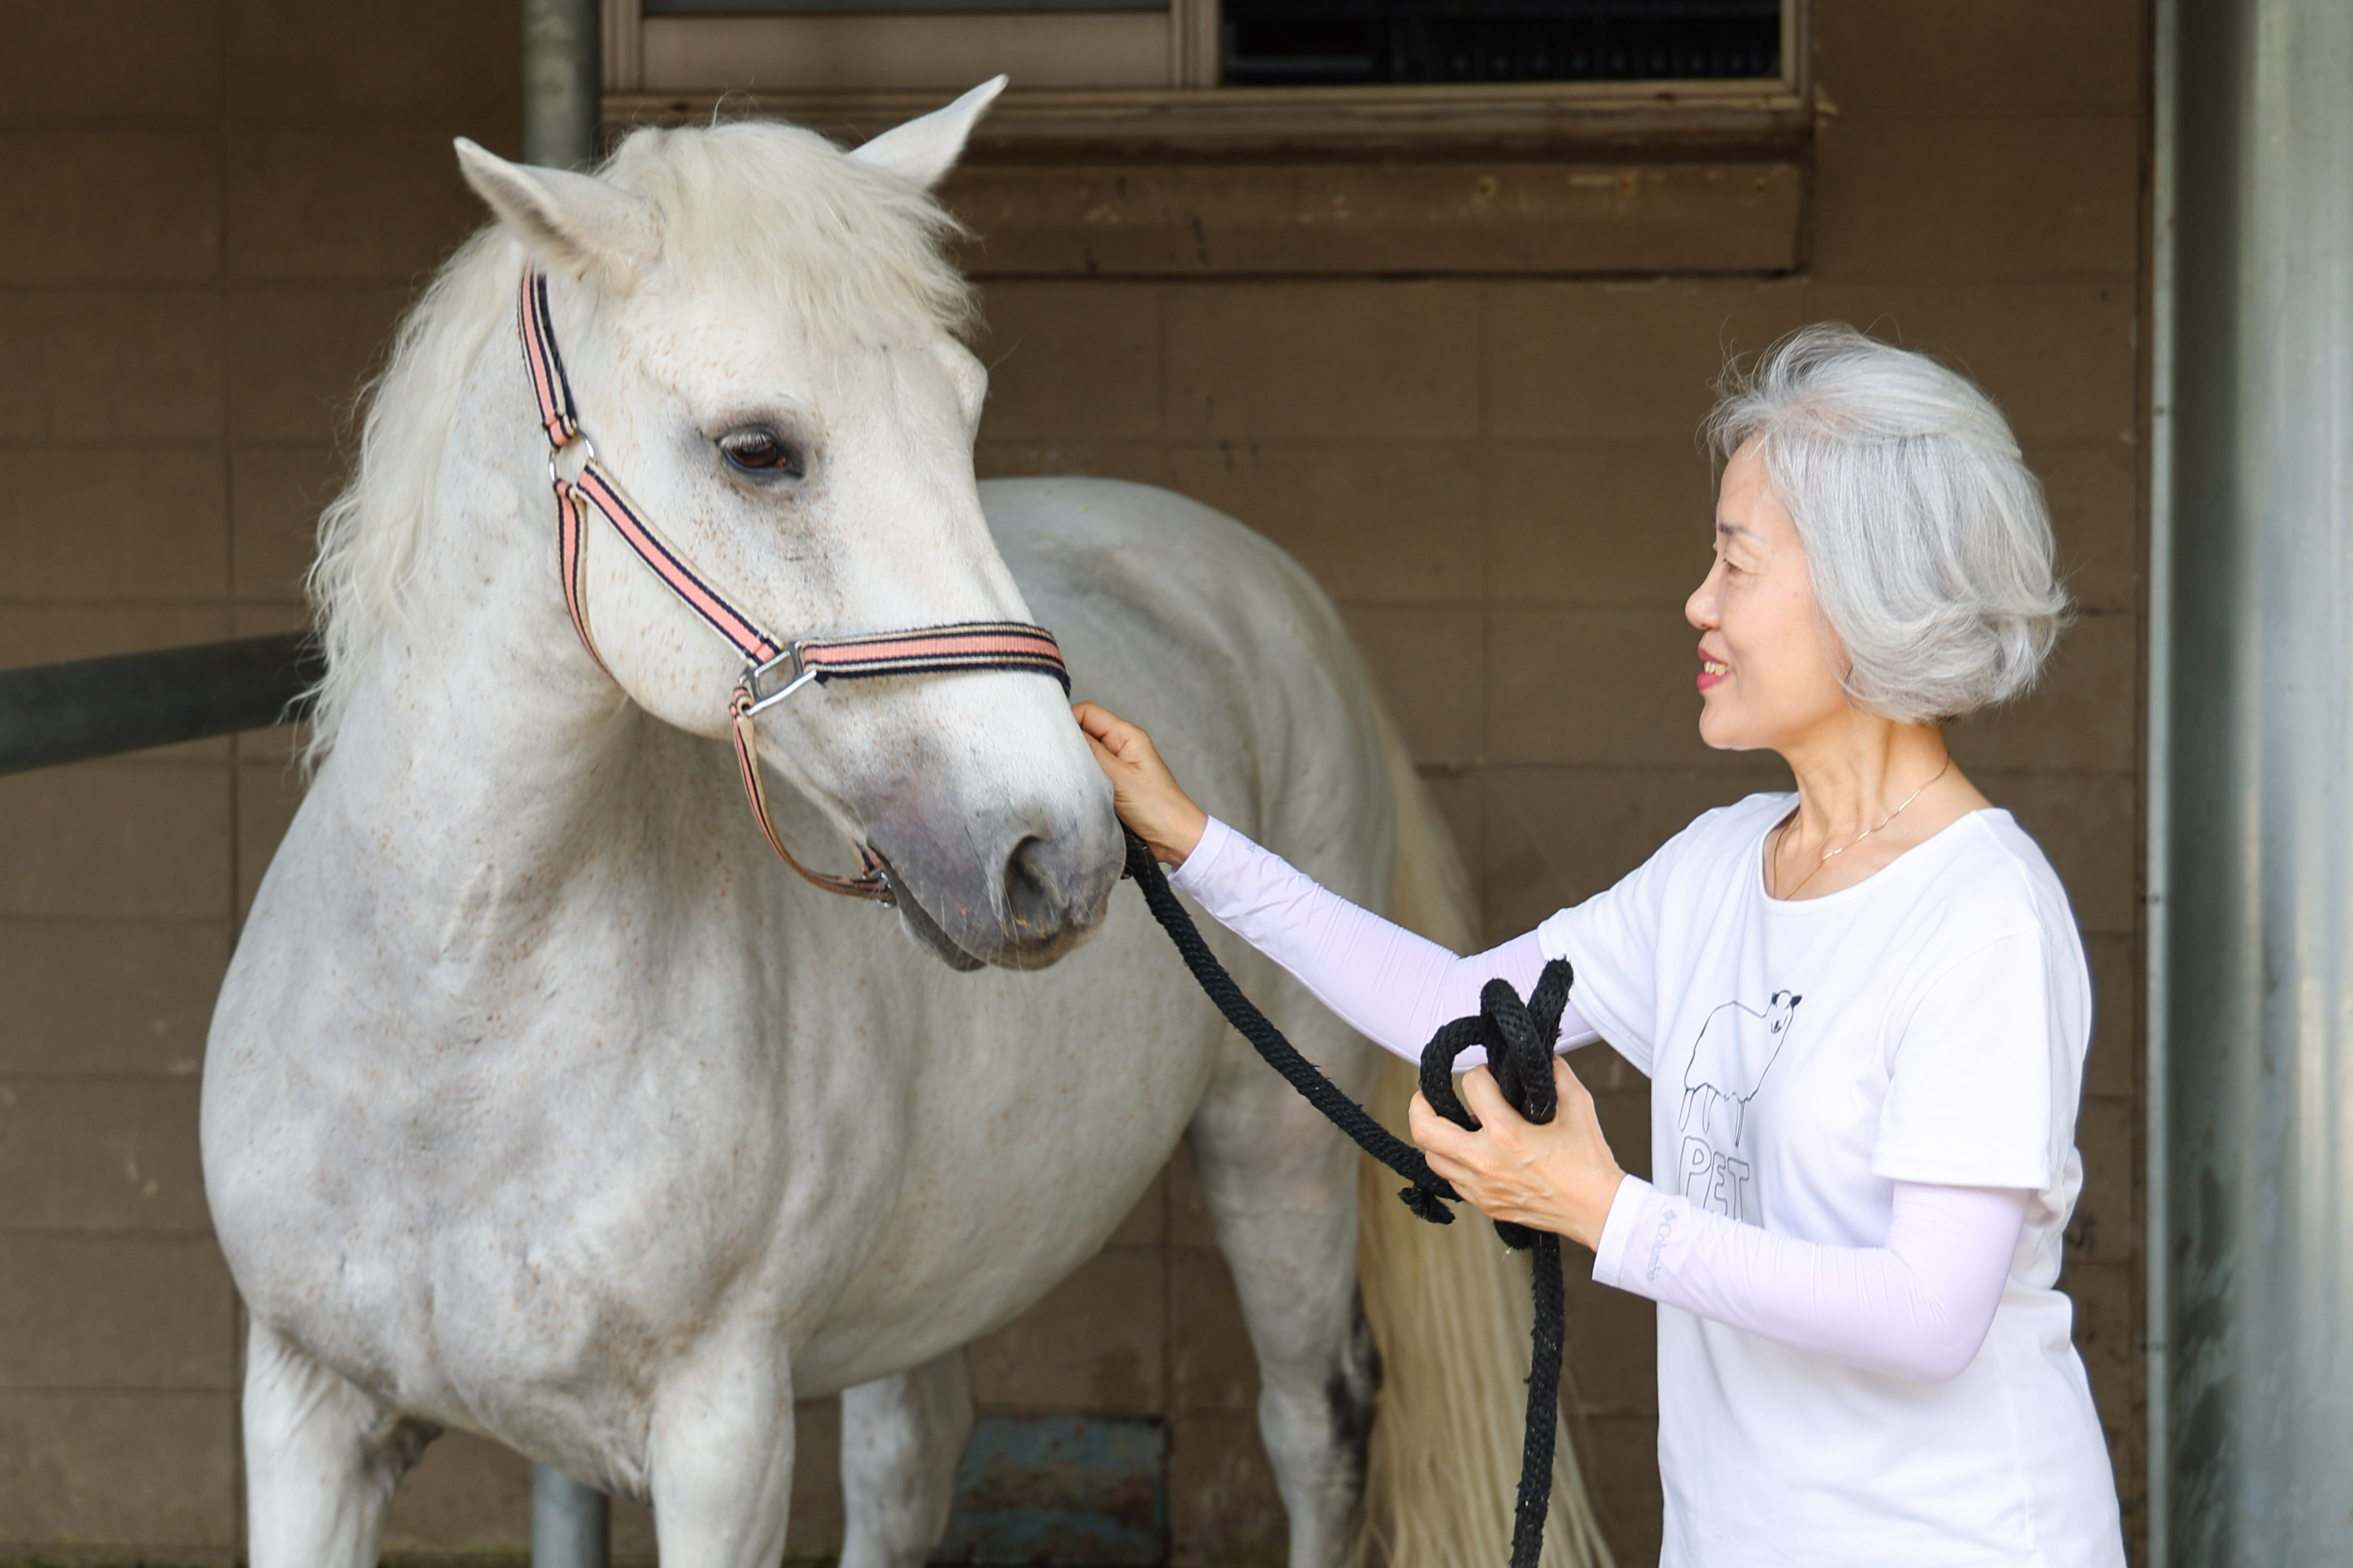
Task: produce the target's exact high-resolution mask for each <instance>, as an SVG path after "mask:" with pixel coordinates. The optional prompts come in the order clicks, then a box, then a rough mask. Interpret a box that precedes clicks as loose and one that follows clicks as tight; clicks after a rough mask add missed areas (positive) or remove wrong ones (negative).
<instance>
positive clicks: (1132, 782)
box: [1071, 702, 1209, 866]
mask: <svg viewBox="0 0 2353 1568" xmlns="http://www.w3.org/2000/svg"><path fill="white" fill-rule="evenodd" d="M1071 713H1072V714H1073V715H1074V716H1076V718H1077V719H1078V721H1079V728H1080V729H1081V730H1082V731H1085V733H1086V737H1087V744H1088V745H1090V746H1092V747H1093V748H1094V753H1095V761H1096V762H1097V763H1101V764H1102V766H1103V772H1104V773H1105V774H1107V775H1108V776H1109V777H1110V779H1111V802H1112V805H1113V809H1115V810H1116V811H1118V813H1119V819H1120V820H1121V821H1122V822H1124V823H1126V824H1127V825H1128V826H1130V827H1132V828H1134V830H1135V836H1136V837H1138V838H1141V839H1143V840H1144V842H1145V845H1146V846H1148V847H1150V848H1151V850H1152V857H1153V858H1154V859H1155V860H1157V861H1159V862H1160V863H1161V864H1162V865H1164V866H1182V865H1183V864H1184V863H1185V857H1186V856H1187V855H1190V854H1191V853H1193V849H1194V847H1195V846H1197V845H1198V844H1199V843H1200V842H1201V835H1202V834H1203V833H1204V832H1206V831H1207V830H1208V826H1209V814H1208V812H1206V811H1203V810H1202V809H1201V808H1200V807H1199V806H1198V805H1194V804H1193V797H1192V796H1191V795H1187V794H1186V793H1185V791H1184V788H1183V786H1182V785H1180V784H1177V782H1176V774H1174V773H1170V772H1169V771H1168V764H1167V763H1164V762H1162V761H1161V760H1160V753H1159V752H1157V751H1155V750H1154V749H1153V745H1152V737H1151V736H1149V735H1147V734H1145V732H1144V731H1142V730H1139V729H1137V728H1136V727H1135V726H1134V725H1133V724H1131V723H1129V722H1128V721H1126V720H1124V719H1123V718H1121V717H1120V716H1119V715H1118V714H1116V713H1114V712H1113V711H1112V710H1110V709H1108V708H1098V707H1096V706H1095V705H1094V704H1093V703H1092V702H1082V703H1079V704H1077V705H1076V706H1075V707H1073V708H1072V709H1071Z"/></svg>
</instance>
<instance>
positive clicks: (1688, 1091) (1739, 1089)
mask: <svg viewBox="0 0 2353 1568" xmlns="http://www.w3.org/2000/svg"><path fill="white" fill-rule="evenodd" d="M1804 1000H1805V998H1804V997H1802V996H1799V995H1795V994H1791V993H1789V992H1787V991H1776V992H1774V993H1773V998H1772V1000H1771V1001H1769V1002H1767V1004H1766V1005H1765V1010H1764V1011H1763V1012H1761V1013H1760V1012H1758V1011H1757V1009H1756V1008H1754V1007H1751V1006H1748V1005H1746V1004H1744V1003H1739V1002H1726V1003H1725V1005H1723V1006H1721V1007H1718V1008H1717V1009H1716V1010H1715V1012H1713V1013H1710V1014H1709V1015H1708V1016H1707V1022H1706V1023H1705V1024H1704V1025H1702V1026H1701V1027H1700V1032H1699V1044H1697V1045H1696V1046H1694V1047H1692V1057H1691V1064H1690V1065H1689V1066H1688V1067H1686V1068H1683V1119H1682V1121H1679V1122H1678V1123H1677V1124H1676V1125H1678V1126H1680V1127H1682V1128H1683V1130H1684V1131H1692V1130H1693V1129H1692V1113H1693V1111H1694V1110H1697V1111H1698V1113H1699V1126H1698V1129H1697V1130H1698V1131H1700V1132H1701V1133H1703V1134H1705V1135H1706V1136H1707V1137H1708V1138H1709V1140H1710V1141H1711V1142H1713V1141H1714V1137H1715V1128H1716V1126H1717V1125H1718V1117H1717V1112H1718V1111H1719V1110H1722V1111H1724V1112H1725V1119H1726V1122H1727V1124H1728V1126H1729V1128H1730V1131H1731V1133H1732V1136H1731V1138H1730V1139H1728V1140H1727V1141H1726V1143H1727V1146H1728V1147H1731V1148H1737V1147H1739V1144H1740V1135H1741V1133H1742V1131H1744V1130H1745V1129H1746V1125H1747V1121H1748V1102H1749V1101H1750V1100H1754V1099H1756V1098H1757V1090H1758V1089H1763V1088H1764V1087H1765V1075H1766V1074H1767V1073H1768V1072H1771V1071H1772V1070H1773V1063H1774V1061H1775V1059H1776V1058H1778V1057H1779V1056H1780V1054H1781V1045H1782V1042H1783V1041H1784V1040H1786V1039H1787V1038H1788V1034H1789V1021H1790V1019H1791V1018H1792V1017H1793V1016H1795V1015H1796V1013H1797V1011H1798V1004H1799V1003H1800V1002H1802V1001H1804Z"/></svg>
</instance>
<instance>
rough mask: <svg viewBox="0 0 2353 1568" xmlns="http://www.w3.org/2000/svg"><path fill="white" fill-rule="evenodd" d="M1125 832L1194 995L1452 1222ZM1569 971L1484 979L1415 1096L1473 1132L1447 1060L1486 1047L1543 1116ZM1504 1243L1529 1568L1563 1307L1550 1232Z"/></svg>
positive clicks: (1136, 869)
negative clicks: (1508, 1257)
mask: <svg viewBox="0 0 2353 1568" xmlns="http://www.w3.org/2000/svg"><path fill="white" fill-rule="evenodd" d="M1121 831H1122V832H1123V833H1125V834H1126V836H1127V870H1126V875H1127V876H1128V877H1129V878H1132V879H1134V882H1135V885H1136V887H1137V888H1138V889H1141V890H1142V892H1143V894H1144V901H1145V904H1147V905H1148V906H1150V908H1151V910H1152V918H1153V919H1154V920H1155V921H1159V922H1160V927H1161V929H1162V930H1163V931H1166V932H1167V933H1168V939H1169V940H1170V941H1171V942H1175V943H1176V952H1177V954H1178V955H1179V956H1180V957H1182V958H1183V959H1184V961H1185V967H1186V968H1187V969H1188V970H1190V971H1192V973H1193V978H1194V979H1195V980H1196V981H1198V982H1199V983H1200V986H1201V989H1202V990H1203V991H1204V992H1206V993H1207V994H1208V998H1209V1000H1210V1001H1212V1002H1214V1003H1216V1004H1217V1007H1218V1011H1219V1012H1220V1013H1222V1014H1224V1015H1225V1017H1226V1022H1227V1023H1229V1024H1231V1025H1232V1026H1234V1028H1235V1029H1236V1030H1237V1031H1238V1032H1239V1033H1240V1035H1241V1037H1242V1038H1244V1039H1246V1040H1248V1041H1249V1042H1250V1045H1251V1046H1252V1047H1255V1048H1256V1050H1257V1051H1258V1054H1259V1055H1260V1056H1261V1057H1262V1058H1265V1060H1266V1065H1267V1066H1269V1067H1271V1068H1273V1069H1274V1070H1275V1071H1276V1072H1278V1073H1281V1074H1282V1078H1283V1081H1284V1082H1286V1083H1288V1084H1290V1085H1291V1087H1292V1088H1293V1089H1297V1090H1298V1091H1299V1092H1300V1094H1301V1095H1302V1096H1303V1098H1304V1099H1305V1100H1306V1101H1307V1103H1308V1104H1310V1105H1312V1106H1314V1108H1315V1109H1316V1110H1320V1111H1322V1112H1323V1113H1324V1117H1325V1118H1326V1119H1327V1120H1328V1121H1331V1122H1332V1123H1333V1124H1334V1125H1335V1126H1336V1127H1338V1128H1339V1129H1340V1131H1343V1132H1345V1133H1346V1134H1347V1135H1348V1136H1349V1137H1350V1138H1353V1139H1354V1140H1356V1145H1357V1147H1359V1148H1361V1149H1362V1150H1364V1152H1366V1153H1367V1154H1370V1155H1371V1156H1372V1157H1373V1158H1374V1159H1376V1160H1378V1161H1379V1162H1380V1163H1382V1164H1384V1165H1387V1166H1388V1168H1389V1169H1390V1170H1392V1171H1395V1172H1396V1173H1398V1175H1400V1176H1403V1177H1404V1178H1405V1179H1406V1180H1407V1181H1408V1182H1409V1183H1410V1184H1411V1185H1409V1186H1408V1187H1406V1188H1405V1189H1404V1190H1403V1191H1401V1192H1399V1193H1398V1198H1399V1199H1401V1200H1402V1201H1403V1202H1404V1204H1405V1206H1406V1207H1408V1208H1409V1209H1411V1210H1412V1211H1413V1212H1414V1213H1415V1214H1416V1215H1419V1216H1420V1217H1421V1218H1423V1219H1426V1220H1428V1221H1430V1223H1431V1224H1433V1225H1451V1224H1452V1223H1453V1220H1454V1214H1453V1211H1452V1210H1451V1209H1449V1208H1447V1207H1446V1205H1447V1204H1450V1203H1460V1202H1461V1201H1462V1199H1461V1194H1459V1193H1457V1192H1456V1191H1455V1190H1454V1188H1453V1186H1452V1184H1450V1183H1449V1182H1447V1181H1446V1180H1445V1179H1444V1178H1443V1177H1441V1176H1440V1175H1439V1174H1438V1173H1436V1172H1435V1171H1432V1170H1431V1169H1430V1162H1429V1161H1427V1160H1425V1159H1423V1158H1422V1154H1421V1151H1420V1150H1419V1149H1417V1148H1415V1147H1414V1146H1413V1145H1412V1144H1410V1143H1408V1142H1405V1140H1403V1139H1401V1138H1399V1137H1398V1136H1397V1135H1396V1134H1394V1133H1392V1132H1391V1131H1389V1130H1388V1128H1386V1127H1383V1126H1382V1125H1381V1124H1380V1123H1379V1122H1377V1121H1374V1120H1373V1118H1372V1116H1371V1115H1370V1114H1369V1113H1368V1112H1367V1111H1366V1110H1365V1108H1364V1107H1363V1106H1361V1105H1358V1104H1357V1103H1356V1101H1355V1100H1350V1099H1349V1098H1348V1097H1347V1096H1346V1095H1345V1094H1344V1093H1342V1092H1341V1090H1340V1087H1339V1086H1338V1085H1337V1084H1335V1083H1334V1082H1333V1081H1332V1080H1331V1079H1328V1078H1326V1077H1324V1074H1323V1073H1322V1072H1321V1071H1320V1070H1319V1069H1318V1068H1316V1066H1315V1064H1314V1062H1311V1061H1309V1060H1308V1059H1307V1058H1305V1057H1303V1056H1301V1055H1300V1054H1299V1051H1298V1048H1297V1047H1294V1046H1293V1045H1292V1043H1291V1042H1290V1041H1289V1040H1286V1039H1284V1038H1283V1037H1282V1030H1280V1029H1278V1028H1276V1027H1275V1026H1274V1025H1273V1023H1272V1022H1271V1021H1270V1020H1269V1019H1268V1017H1267V1016H1266V1015H1265V1014H1263V1013H1261V1012H1260V1011H1259V1010H1258V1008H1257V1006H1256V1005H1254V1004H1253V1003H1252V1002H1251V1001H1250V998H1249V997H1247V996H1245V995H1243V994H1242V990H1241V987H1240V986H1239V985H1237V984H1234V977H1233V976H1232V975H1230V974H1229V973H1226V966H1225V965H1224V964H1222V963H1219V962H1218V955H1217V954H1216V953H1214V952H1210V951H1209V944H1208V942H1204V941H1203V940H1202V939H1201V932H1200V929H1199V928H1198V927H1197V926H1196V925H1194V923H1193V917H1192V916H1191V915H1189V914H1187V913H1186V912H1185V906H1184V905H1183V904H1180V903H1178V902H1177V901H1176V893H1175V892H1174V891H1173V890H1172V889H1170V888H1169V886H1168V878H1167V876H1166V873H1164V872H1163V871H1162V870H1161V869H1160V862H1158V861H1157V860H1155V859H1154V858H1152V851H1151V849H1150V848H1148V847H1146V846H1145V842H1144V840H1143V839H1141V838H1138V837H1136V836H1135V834H1134V832H1133V831H1131V830H1129V829H1128V828H1126V827H1125V826H1124V825H1123V826H1122V828H1121ZM1571 978H1572V975H1571V972H1570V970H1569V966H1568V965H1567V963H1563V962H1562V961H1561V960H1559V959H1555V960H1553V961H1552V962H1551V963H1547V964H1546V965H1545V966H1544V973H1542V974H1540V975H1539V976H1538V977H1537V979H1536V988H1535V993H1534V994H1531V995H1530V996H1529V997H1528V999H1527V1000H1526V1001H1525V1002H1522V1001H1521V1000H1520V996H1519V993H1517V992H1515V991H1514V990H1513V989H1512V987H1511V985H1510V984H1508V983H1507V982H1505V981H1502V980H1490V981H1489V982H1487V984H1486V987H1485V989H1483V990H1482V991H1481V992H1480V994H1479V1012H1478V1014H1477V1015H1476V1016H1472V1017H1468V1018H1457V1019H1455V1020H1454V1021H1453V1022H1452V1023H1451V1024H1446V1025H1442V1026H1440V1028H1439V1031H1438V1033H1436V1034H1435V1035H1432V1036H1431V1037H1430V1044H1429V1045H1427V1046H1425V1047H1422V1052H1421V1093H1422V1098H1423V1099H1425V1100H1429V1101H1430V1106H1431V1108H1432V1109H1433V1110H1436V1111H1437V1112H1438V1113H1439V1114H1440V1115H1441V1116H1443V1117H1445V1118H1446V1119H1447V1120H1448V1121H1451V1122H1453V1123H1455V1124H1456V1125H1457V1126H1459V1127H1463V1128H1468V1129H1472V1130H1476V1129H1477V1127H1478V1125H1479V1123H1478V1122H1477V1121H1475V1120H1473V1119H1472V1115H1471V1113H1470V1111H1469V1110H1465V1109H1464V1108H1463V1105H1462V1102H1461V1100H1459V1099H1457V1098H1456V1096H1455V1093H1454V1079H1453V1072H1452V1068H1453V1066H1454V1060H1455V1058H1457V1057H1459V1056H1461V1054H1462V1053H1463V1052H1464V1051H1466V1050H1468V1049H1470V1048H1471V1047H1472V1046H1484V1047H1487V1065H1488V1067H1489V1068H1490V1070H1492V1071H1493V1073H1494V1075H1495V1085H1496V1087H1497V1088H1498V1089H1502V1090H1503V1093H1504V1099H1505V1100H1509V1101H1510V1102H1511V1105H1512V1109H1513V1110H1516V1111H1518V1112H1519V1113H1520V1114H1521V1115H1522V1116H1524V1117H1525V1118H1526V1119H1527V1120H1528V1121H1536V1122H1545V1121H1551V1120H1552V1119H1553V1113H1554V1111H1555V1110H1557V1109H1558V1096H1557V1095H1556V1093H1555V1091H1554V1088H1553V1081H1552V1049H1553V1046H1554V1044H1555V1043H1556V1042H1557V1041H1558V1040H1559V1038H1560V1016H1561V1013H1562V1011H1563V1010H1564V1009H1565V1008H1566V1007H1567V1005H1568V989H1569V982H1570V980H1571ZM1495 1232H1496V1234H1497V1235H1498V1236H1500V1237H1503V1240H1504V1246H1506V1247H1511V1248H1512V1249H1513V1250H1514V1251H1533V1252H1534V1254H1535V1258H1534V1259H1533V1262H1534V1265H1535V1268H1534V1273H1535V1333H1534V1335H1533V1336H1532V1340H1531V1343H1530V1346H1529V1352H1528V1410H1527V1434H1526V1437H1525V1440H1524V1442H1523V1443H1522V1445H1521V1449H1520V1491H1519V1497H1518V1500H1517V1501H1516V1503H1515V1505H1514V1509H1513V1513H1512V1563H1511V1568H1536V1559H1537V1558H1538V1557H1539V1556H1540V1555H1541V1554H1542V1553H1543V1551H1544V1527H1545V1515H1546V1513H1547V1512H1549V1511H1550V1510H1551V1507H1552V1457H1553V1428H1554V1425H1555V1423H1556V1420H1557V1418H1558V1417H1557V1412H1558V1409H1559V1405H1560V1352H1561V1340H1562V1338H1563V1332H1564V1303H1563V1301H1562V1293H1561V1280H1560V1237H1557V1236H1555V1235H1553V1234H1551V1233H1550V1232H1548V1231H1536V1230H1530V1229H1529V1228H1528V1227H1526V1226H1519V1225H1513V1224H1510V1223H1509V1222H1507V1221H1503V1220H1498V1221H1496V1222H1495Z"/></svg>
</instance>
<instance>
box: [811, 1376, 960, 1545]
mask: <svg viewBox="0 0 2353 1568" xmlns="http://www.w3.org/2000/svg"><path fill="white" fill-rule="evenodd" d="M971 1440H972V1388H971V1385H970V1384H968V1383H967V1382H966V1381H965V1367H964V1351H963V1350H962V1349H961V1348H958V1349H956V1350H952V1351H950V1352H948V1353H947V1354H945V1355H943V1356H935V1357H934V1358H933V1359H932V1360H930V1361H927V1362H925V1363H923V1365H921V1366H919V1367H916V1368H914V1369H913V1370H912V1371H908V1372H902V1373H899V1374H898V1375H897V1376H895V1377H882V1378H877V1379H875V1380H874V1381H873V1382H872V1383H861V1384H859V1385H858V1386H857V1387H855V1388H851V1389H846V1390H844V1391H843V1393H842V1395H841V1491H842V1498H843V1500H844V1502H845V1503H846V1504H847V1505H848V1511H849V1531H848V1533H847V1536H846V1538H845V1539H844V1540H843V1542H842V1543H841V1568H918V1565H919V1564H921V1563H923V1560H924V1559H925V1558H927V1557H928V1556H930V1554H931V1551H932V1548H934V1546H937V1545H938V1544H939V1543H940V1537H941V1536H942V1535H943V1534H944V1533H945V1531H946V1530H947V1527H948V1506H949V1504H950V1503H951V1502H952V1501H954V1500H955V1470H956V1461H958V1460H959V1459H961V1458H964V1449H965V1444H966V1443H969V1442H970V1441H971Z"/></svg>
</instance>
